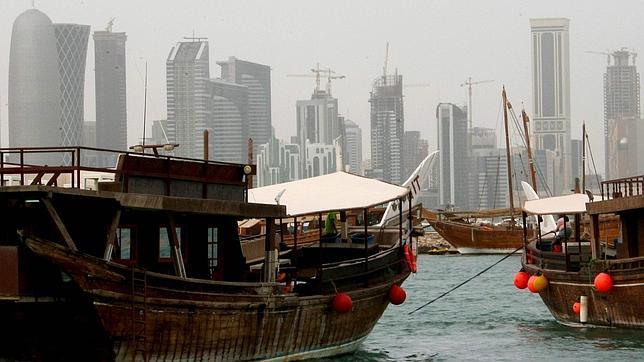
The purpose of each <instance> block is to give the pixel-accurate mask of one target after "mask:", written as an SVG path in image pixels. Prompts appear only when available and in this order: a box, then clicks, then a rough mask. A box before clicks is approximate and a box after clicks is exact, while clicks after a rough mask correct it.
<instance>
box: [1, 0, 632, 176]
mask: <svg viewBox="0 0 644 362" xmlns="http://www.w3.org/2000/svg"><path fill="white" fill-rule="evenodd" d="M30 7H31V1H30V0H0V100H1V103H0V104H1V105H2V108H1V112H0V115H1V118H2V141H3V145H5V146H6V145H8V144H7V106H6V103H7V100H6V95H7V78H8V68H9V49H10V40H11V29H12V25H13V21H14V20H15V18H16V17H17V16H18V15H19V14H20V13H21V12H23V11H24V10H26V9H28V8H30ZM36 8H38V9H40V10H42V11H43V12H45V13H46V14H47V15H48V16H49V17H50V18H51V20H52V21H53V22H61V23H62V22H73V23H79V24H89V25H91V27H92V30H102V29H103V28H104V27H105V25H106V24H107V22H108V20H109V19H110V18H111V17H116V21H115V25H114V29H113V30H114V31H124V32H126V33H127V36H128V39H127V45H126V46H127V69H128V70H127V71H128V74H127V92H128V126H129V130H128V131H129V133H128V143H129V144H134V143H135V142H136V141H137V138H139V137H141V130H142V119H143V117H142V114H143V73H144V70H143V69H144V64H145V61H147V62H148V68H149V92H148V119H149V120H153V119H162V118H165V117H166V96H165V59H166V57H167V55H168V52H169V51H170V48H171V47H172V46H173V45H174V44H175V42H177V41H179V40H181V39H182V38H183V37H184V36H189V35H192V33H193V31H194V33H195V34H196V35H197V36H201V37H208V38H209V40H210V58H211V76H212V77H213V78H214V77H218V76H219V74H220V72H219V66H217V65H216V64H215V61H217V60H222V59H226V58H227V57H228V56H231V55H234V56H237V57H238V58H240V59H244V60H249V61H253V62H257V63H262V64H268V65H270V66H271V67H272V97H273V102H272V107H273V126H274V127H275V129H276V131H277V135H278V137H280V138H284V139H287V138H288V137H290V136H291V135H292V134H294V133H295V101H296V100H297V99H308V98H309V97H310V94H311V92H312V90H313V87H314V80H313V79H307V78H292V77H287V76H286V75H287V74H291V73H306V72H307V71H308V70H309V69H310V68H311V67H313V66H314V65H315V64H316V63H317V62H319V63H320V64H321V65H322V66H330V67H332V68H333V69H335V70H336V71H337V72H338V73H339V74H343V75H346V78H345V79H342V80H337V81H336V82H335V83H334V84H333V94H334V96H337V97H338V98H339V103H340V111H341V113H342V114H343V115H345V116H348V117H349V118H350V119H352V120H353V121H355V122H356V123H357V124H358V125H360V126H361V127H362V129H363V134H364V139H365V142H364V150H365V153H367V154H368V152H369V150H368V147H369V143H368V134H369V103H368V101H367V100H368V98H369V91H370V89H371V84H372V82H373V80H374V79H375V78H376V77H377V76H378V75H380V74H381V73H382V67H383V63H384V53H385V43H386V42H387V41H389V43H390V48H389V71H390V72H393V71H394V70H395V69H396V68H397V69H398V72H399V74H402V75H403V76H404V83H408V84H411V83H414V84H429V85H430V86H429V87H410V88H406V89H405V91H404V95H405V128H406V130H420V131H421V132H422V136H423V137H424V138H426V139H428V140H429V143H430V149H434V148H435V145H436V136H435V130H436V120H435V109H436V105H437V104H438V103H439V102H453V103H457V104H464V103H465V102H466V100H467V96H466V94H467V93H466V89H465V88H463V87H460V86H459V85H460V84H461V83H462V82H463V81H464V80H465V79H466V78H467V77H468V76H471V77H472V78H473V80H487V79H493V80H495V82H494V83H486V84H482V85H480V86H478V87H476V88H475V89H474V96H473V104H474V105H473V115H474V125H475V126H485V127H493V128H494V127H496V128H497V129H498V130H499V134H500V133H501V130H502V127H501V123H500V122H501V118H500V117H499V106H500V92H501V85H503V84H505V86H506V88H507V90H508V96H509V99H510V101H511V102H512V103H513V104H514V106H515V108H517V109H520V107H521V103H523V104H524V105H525V108H526V110H527V111H528V113H529V114H532V104H531V102H530V97H531V94H532V91H531V81H530V79H531V78H530V75H531V73H530V25H529V19H530V18H534V17H567V18H569V19H570V20H571V22H570V47H571V48H570V57H571V63H570V70H571V114H572V120H573V122H572V132H573V138H580V134H581V126H580V124H581V120H586V122H587V124H588V127H589V129H590V133H591V143H592V146H593V152H594V153H595V155H596V158H597V160H596V161H598V162H599V163H600V164H601V166H599V165H598V167H599V171H600V172H603V156H602V155H603V137H602V133H603V90H602V77H603V72H604V70H605V67H606V59H605V57H604V56H602V55H596V54H588V53H585V51H587V50H593V51H606V50H607V49H617V48H620V47H629V48H632V49H635V51H638V50H644V31H643V30H644V26H642V15H644V2H641V1H562V0H555V1H549V0H541V1H519V0H508V1H465V0H445V1H401V0H392V1H375V0H370V1H347V0H344V1H303V0H296V1H277V0H275V1H266V0H259V1H217V0H207V1H205V0H204V1H196V0H194V1H193V0H183V1H165V0H160V1H142V0H110V1H106V0H83V1H81V0H56V1H54V0H37V1H36ZM640 64H641V58H639V59H638V65H640ZM93 65H94V48H93V40H92V39H91V37H90V42H89V49H88V57H87V71H86V74H85V77H86V91H85V118H86V120H94V119H95V103H94V83H93V82H94V74H93Z"/></svg>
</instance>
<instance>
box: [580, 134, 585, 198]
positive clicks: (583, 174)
mask: <svg viewBox="0 0 644 362" xmlns="http://www.w3.org/2000/svg"><path fill="white" fill-rule="evenodd" d="M581 132H582V133H583V135H582V136H581V192H586V122H583V123H582V125H581Z"/></svg>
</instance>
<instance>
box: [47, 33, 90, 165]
mask: <svg viewBox="0 0 644 362" xmlns="http://www.w3.org/2000/svg"><path fill="white" fill-rule="evenodd" d="M54 35H55V36H56V49H57V51H58V72H59V79H60V95H61V98H60V102H61V103H60V105H61V132H62V145H63V146H78V145H80V144H81V143H82V138H83V122H84V108H85V103H84V102H85V60H86V59H87V41H88V39H89V25H79V24H54ZM66 157H67V156H66ZM67 161H71V159H69V160H67Z"/></svg>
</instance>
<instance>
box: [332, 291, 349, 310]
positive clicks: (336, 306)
mask: <svg viewBox="0 0 644 362" xmlns="http://www.w3.org/2000/svg"><path fill="white" fill-rule="evenodd" d="M351 308H353V301H352V300H351V297H350V296H349V294H347V293H338V294H336V295H335V297H333V310H335V311H336V312H338V313H347V312H351Z"/></svg>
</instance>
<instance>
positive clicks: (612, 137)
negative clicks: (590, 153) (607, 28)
mask: <svg viewBox="0 0 644 362" xmlns="http://www.w3.org/2000/svg"><path fill="white" fill-rule="evenodd" d="M612 56H613V64H612V65H611V64H609V65H608V66H607V67H606V73H604V136H605V144H606V148H605V149H606V176H607V179H611V178H621V177H627V176H634V175H635V173H637V158H638V157H642V156H639V154H638V152H637V142H636V138H637V124H638V123H639V122H641V121H640V75H639V73H637V68H636V66H635V56H636V54H635V53H631V52H629V51H627V50H625V49H622V50H619V51H616V52H613V54H612ZM631 56H632V63H630V62H629V61H630V59H631ZM641 141H644V140H640V142H641Z"/></svg>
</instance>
